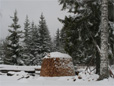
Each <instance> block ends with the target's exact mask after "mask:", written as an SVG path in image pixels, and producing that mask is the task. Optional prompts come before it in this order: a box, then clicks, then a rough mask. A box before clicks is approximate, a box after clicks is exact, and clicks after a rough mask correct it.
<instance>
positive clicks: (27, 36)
mask: <svg viewBox="0 0 114 86" xmlns="http://www.w3.org/2000/svg"><path fill="white" fill-rule="evenodd" d="M23 43H24V46H23V60H24V63H25V65H29V60H30V56H31V55H30V43H31V29H30V22H29V19H28V16H26V20H25V23H24V40H23Z"/></svg>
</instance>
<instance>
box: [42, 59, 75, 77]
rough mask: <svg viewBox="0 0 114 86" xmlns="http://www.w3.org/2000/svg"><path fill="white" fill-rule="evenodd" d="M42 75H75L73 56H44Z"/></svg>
mask: <svg viewBox="0 0 114 86" xmlns="http://www.w3.org/2000/svg"><path fill="white" fill-rule="evenodd" d="M40 76H44V77H56V76H75V71H74V66H73V63H72V59H71V58H44V60H43V63H42V66H41V72H40Z"/></svg>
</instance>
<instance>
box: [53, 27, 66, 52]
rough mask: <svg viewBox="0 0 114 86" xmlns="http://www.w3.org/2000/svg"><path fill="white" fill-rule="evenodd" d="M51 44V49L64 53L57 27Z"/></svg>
mask: <svg viewBox="0 0 114 86" xmlns="http://www.w3.org/2000/svg"><path fill="white" fill-rule="evenodd" d="M53 46H54V49H53V51H58V52H63V53H64V49H63V46H62V39H61V33H60V30H59V29H57V31H56V36H55V38H54V42H53Z"/></svg>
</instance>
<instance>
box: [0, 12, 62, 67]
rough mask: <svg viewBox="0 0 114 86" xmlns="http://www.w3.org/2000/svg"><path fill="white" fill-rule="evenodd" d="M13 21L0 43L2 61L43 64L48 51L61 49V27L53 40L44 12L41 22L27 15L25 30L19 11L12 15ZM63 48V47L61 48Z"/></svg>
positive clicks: (6, 62)
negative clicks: (35, 21)
mask: <svg viewBox="0 0 114 86" xmlns="http://www.w3.org/2000/svg"><path fill="white" fill-rule="evenodd" d="M11 19H12V21H13V23H12V24H11V25H10V26H9V28H10V29H9V30H8V31H9V33H10V35H8V36H7V37H6V39H5V40H4V41H3V43H1V44H0V47H1V48H0V51H1V52H0V57H1V58H0V60H1V63H4V64H9V65H41V62H42V58H43V57H44V56H45V55H46V53H49V52H52V51H60V49H61V48H60V47H59V46H60V41H59V40H60V37H59V35H60V33H59V29H58V30H57V34H56V36H55V37H54V41H52V40H51V36H50V32H49V30H48V26H47V24H46V20H45V18H44V16H43V13H42V14H41V16H40V20H39V24H38V25H35V23H34V22H30V21H29V18H28V16H26V19H25V22H24V31H21V30H20V28H21V26H20V25H19V24H18V20H19V18H18V17H17V11H15V12H14V16H13V17H11ZM61 50H62V49H61Z"/></svg>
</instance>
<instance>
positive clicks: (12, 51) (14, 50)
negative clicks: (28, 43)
mask: <svg viewBox="0 0 114 86" xmlns="http://www.w3.org/2000/svg"><path fill="white" fill-rule="evenodd" d="M11 18H12V21H13V23H12V24H11V26H10V28H12V29H9V32H10V33H11V34H10V35H9V36H8V37H7V46H6V50H7V53H6V58H5V64H12V65H21V64H23V62H22V61H21V55H20V52H21V50H20V48H21V46H20V44H19V40H20V38H21V34H20V33H21V31H19V30H18V29H19V28H20V25H19V24H18V20H19V19H18V17H17V11H15V12H14V16H13V17H11Z"/></svg>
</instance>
